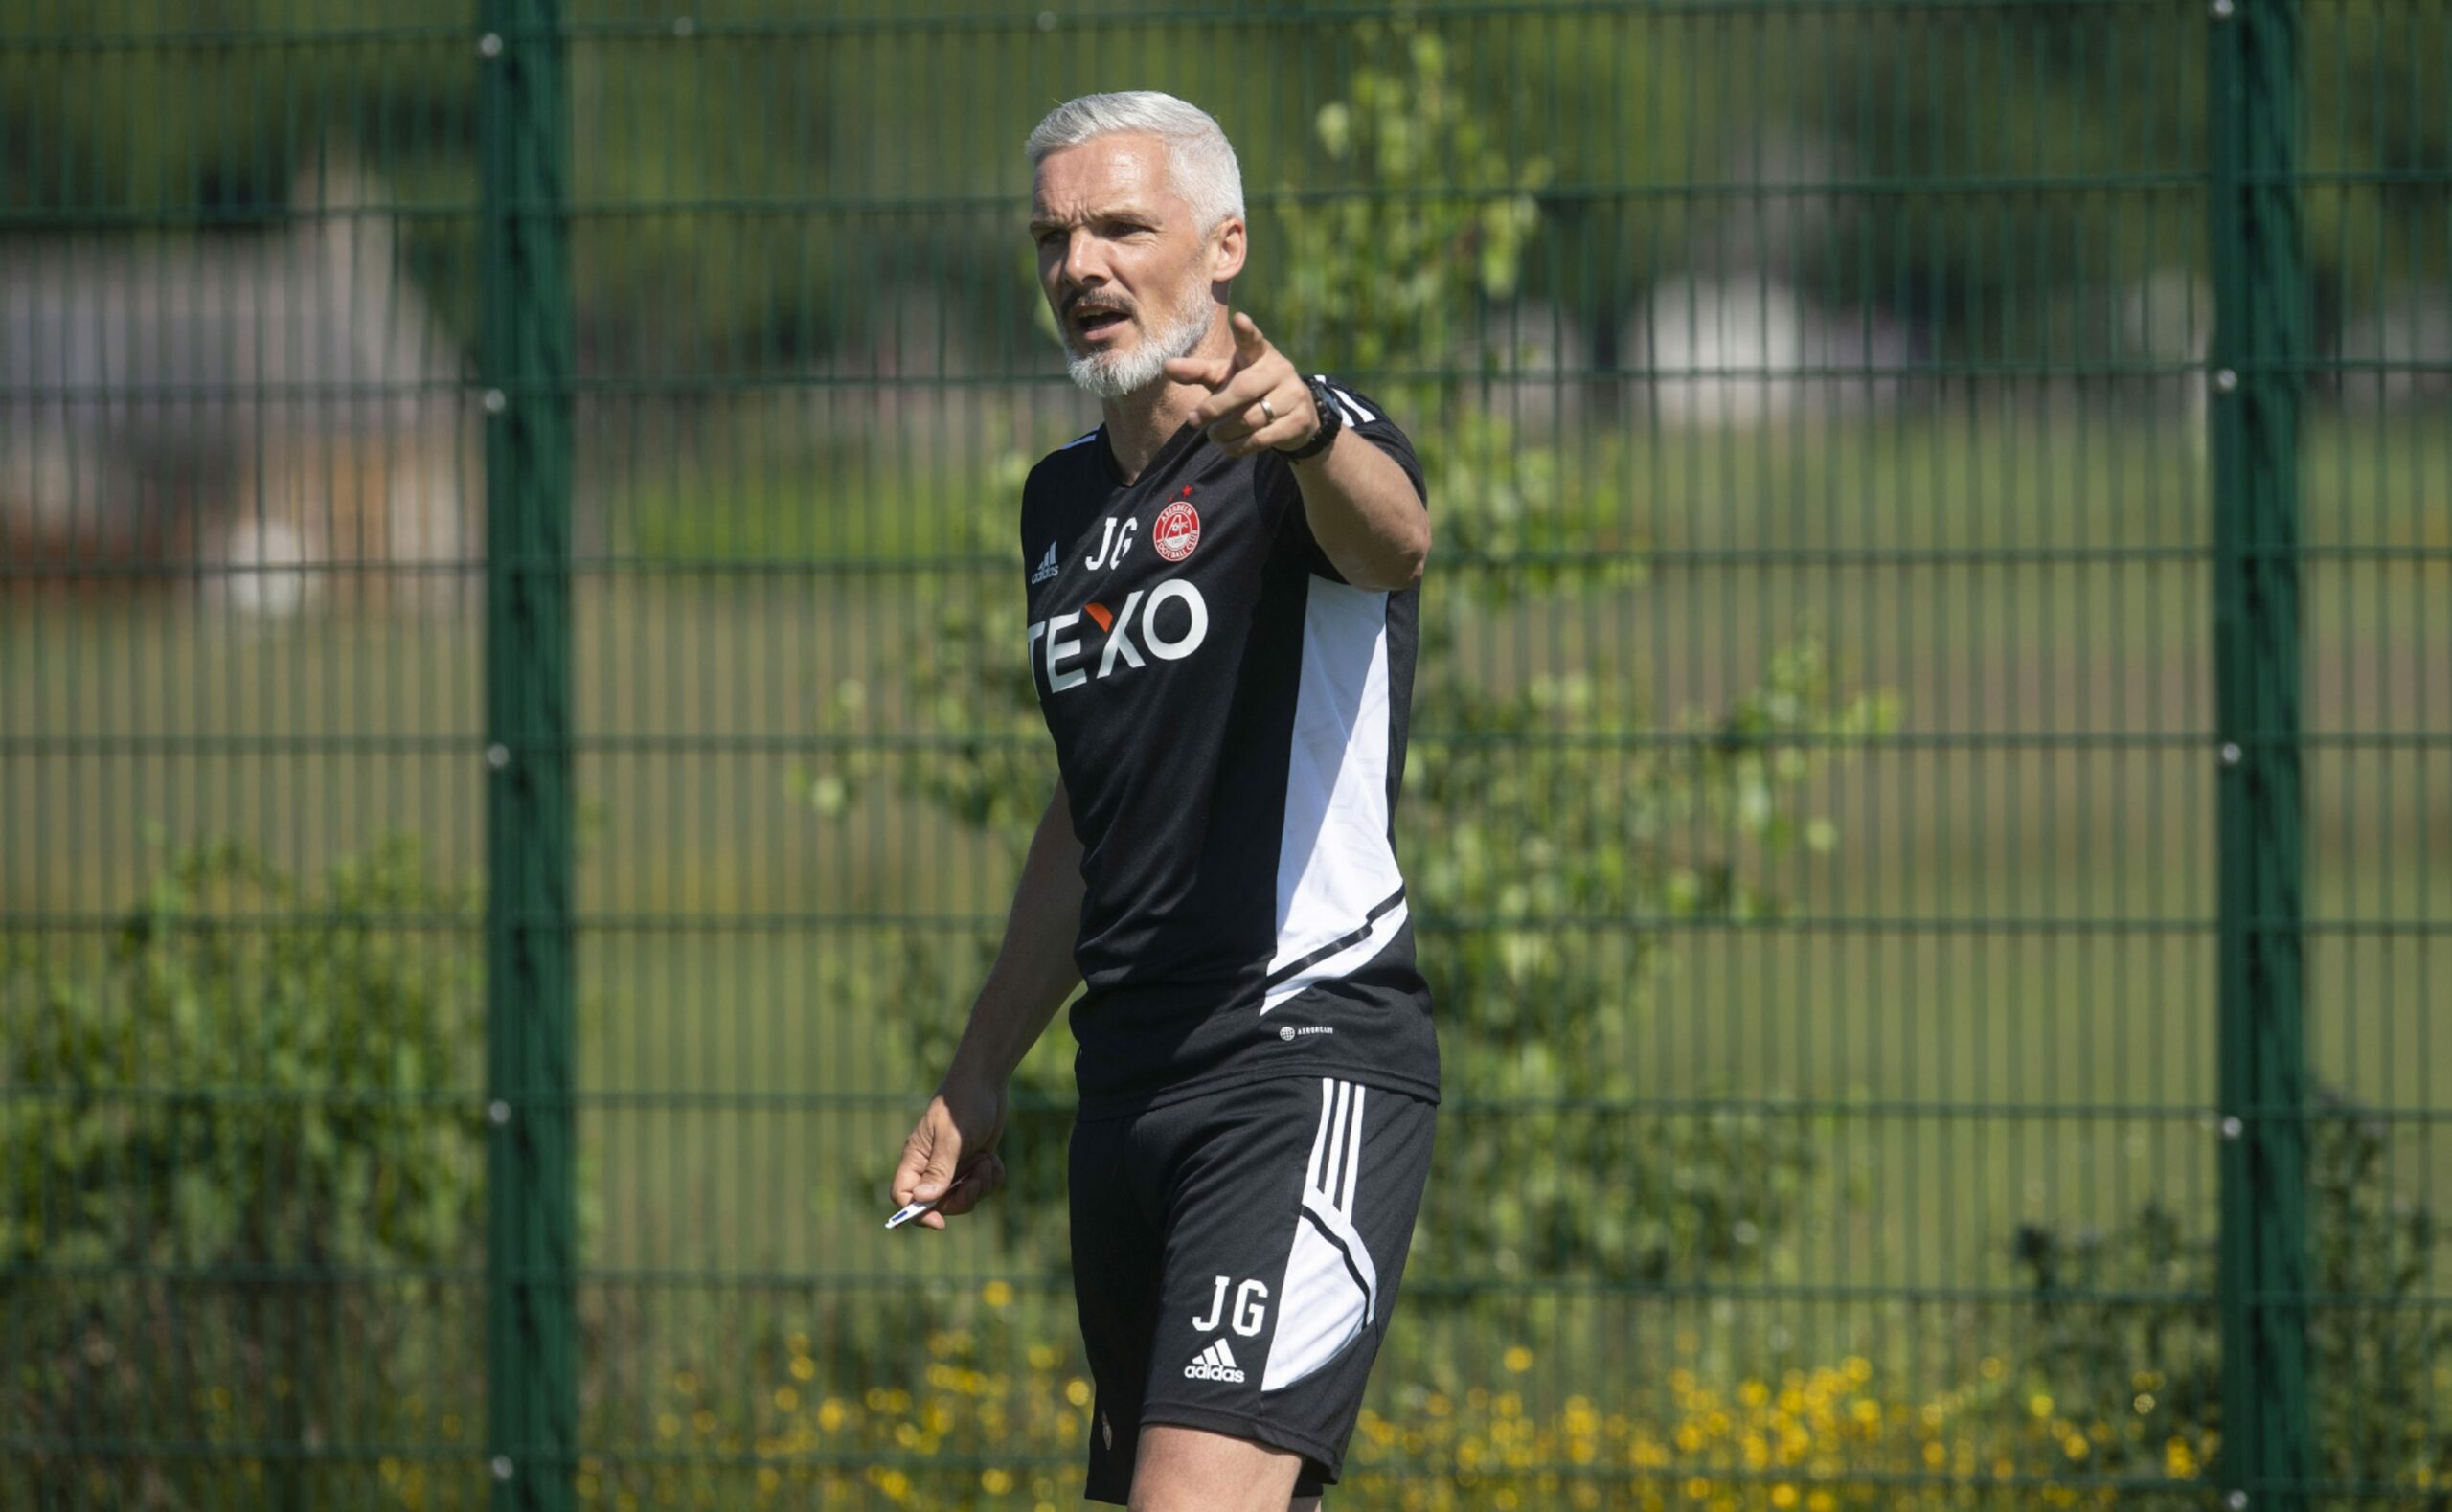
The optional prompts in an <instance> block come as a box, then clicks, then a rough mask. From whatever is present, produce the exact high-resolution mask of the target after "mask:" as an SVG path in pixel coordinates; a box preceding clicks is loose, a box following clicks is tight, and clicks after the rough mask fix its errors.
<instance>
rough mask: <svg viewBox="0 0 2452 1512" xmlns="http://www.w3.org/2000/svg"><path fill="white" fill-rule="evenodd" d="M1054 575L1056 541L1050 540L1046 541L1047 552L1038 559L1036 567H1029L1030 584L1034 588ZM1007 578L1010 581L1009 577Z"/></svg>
mask: <svg viewBox="0 0 2452 1512" xmlns="http://www.w3.org/2000/svg"><path fill="white" fill-rule="evenodd" d="M1055 575H1056V543H1055V542H1054V541H1050V542H1048V543H1047V554H1046V555H1045V556H1042V557H1040V558H1039V559H1038V565H1037V566H1036V567H1033V568H1032V569H1031V586H1032V587H1033V588H1035V587H1037V586H1038V585H1039V584H1040V583H1043V582H1045V581H1047V580H1048V579H1049V578H1051V577H1053V576H1055ZM1008 580H1009V581H1010V579H1008Z"/></svg>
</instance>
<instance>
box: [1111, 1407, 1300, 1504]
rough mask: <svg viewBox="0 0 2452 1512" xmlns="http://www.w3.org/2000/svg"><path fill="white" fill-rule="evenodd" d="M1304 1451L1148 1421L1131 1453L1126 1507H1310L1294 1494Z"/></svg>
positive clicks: (1178, 1425) (1200, 1429) (1173, 1424)
mask: <svg viewBox="0 0 2452 1512" xmlns="http://www.w3.org/2000/svg"><path fill="white" fill-rule="evenodd" d="M1302 1469H1303V1456H1301V1455H1297V1454H1293V1453H1291V1452H1289V1451H1287V1450H1283V1449H1272V1448H1270V1447H1269V1446H1268V1445H1266V1444H1256V1443H1253V1442H1252V1441H1251V1440H1250V1439H1247V1438H1230V1437H1228V1436H1227V1435H1226V1434H1224V1433H1211V1432H1209V1431H1208V1430H1207V1429H1205V1428H1187V1427H1184V1426H1182V1425H1180V1424H1176V1423H1151V1424H1149V1425H1147V1427H1145V1428H1143V1429H1142V1430H1141V1450H1140V1453H1139V1454H1138V1455H1137V1456H1134V1467H1133V1472H1132V1502H1131V1512H1279V1509H1280V1508H1286V1509H1288V1512H1313V1509H1316V1508H1317V1507H1318V1506H1319V1504H1320V1499H1319V1498H1318V1497H1305V1498H1304V1499H1302V1500H1301V1501H1296V1500H1295V1499H1294V1478H1295V1477H1296V1476H1297V1475H1299V1474H1301V1473H1302Z"/></svg>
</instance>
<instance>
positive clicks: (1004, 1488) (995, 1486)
mask: <svg viewBox="0 0 2452 1512" xmlns="http://www.w3.org/2000/svg"><path fill="white" fill-rule="evenodd" d="M979 1489H980V1490H982V1491H985V1492H987V1493H988V1495H989V1496H1003V1495H1004V1494H1005V1493H1006V1492H1008V1491H1010V1490H1012V1489H1013V1477H1012V1474H1011V1473H1010V1471H1004V1470H983V1471H981V1472H980V1473H979Z"/></svg>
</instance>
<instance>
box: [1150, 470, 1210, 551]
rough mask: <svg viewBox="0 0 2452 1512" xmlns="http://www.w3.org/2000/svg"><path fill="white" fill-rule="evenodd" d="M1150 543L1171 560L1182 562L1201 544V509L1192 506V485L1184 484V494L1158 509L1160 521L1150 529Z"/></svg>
mask: <svg viewBox="0 0 2452 1512" xmlns="http://www.w3.org/2000/svg"><path fill="white" fill-rule="evenodd" d="M1149 544H1150V545H1152V546H1154V547H1156V548H1157V549H1158V554H1159V555H1161V556H1163V557H1165V558H1166V559H1167V560H1169V561H1170V562H1180V561H1182V560H1183V559H1184V558H1185V557H1187V556H1190V555H1191V554H1192V548H1193V547H1195V546H1198V545H1199V544H1200V511H1199V510H1197V509H1195V508H1192V485H1189V484H1187V485H1184V496H1183V497H1182V498H1180V499H1177V500H1176V501H1175V502H1174V503H1172V504H1169V505H1168V506H1167V507H1166V508H1163V509H1161V510H1159V511H1158V523H1157V525H1156V526H1155V527H1154V528H1152V529H1151V530H1150V531H1149Z"/></svg>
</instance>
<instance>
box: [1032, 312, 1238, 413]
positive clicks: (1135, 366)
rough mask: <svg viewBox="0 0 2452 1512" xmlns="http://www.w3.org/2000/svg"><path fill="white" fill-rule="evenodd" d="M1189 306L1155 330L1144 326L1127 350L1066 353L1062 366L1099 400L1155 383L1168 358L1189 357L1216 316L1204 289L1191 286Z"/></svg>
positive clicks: (1128, 392)
mask: <svg viewBox="0 0 2452 1512" xmlns="http://www.w3.org/2000/svg"><path fill="white" fill-rule="evenodd" d="M1190 305H1191V307H1190V308H1188V309H1185V310H1183V311H1181V312H1180V313H1178V314H1177V315H1176V317H1175V318H1174V320H1172V321H1171V322H1169V323H1168V324H1167V325H1164V326H1161V327H1158V328H1156V329H1155V330H1151V329H1148V328H1147V327H1144V328H1143V331H1142V334H1141V340H1140V341H1139V342H1137V343H1136V344H1134V346H1133V348H1132V350H1130V351H1119V352H1102V351H1094V352H1090V353H1088V354H1086V355H1084V356H1078V357H1076V356H1072V355H1071V354H1070V353H1067V356H1068V358H1069V360H1068V362H1067V363H1066V367H1067V369H1068V371H1069V372H1071V373H1072V375H1073V381H1074V382H1075V383H1078V384H1079V385H1080V386H1081V387H1082V388H1084V389H1087V390H1089V391H1090V392H1091V393H1092V394H1095V395H1098V396H1099V397H1100V398H1102V399H1120V398H1123V397H1124V395H1128V394H1138V393H1140V392H1141V391H1142V390H1143V389H1146V388H1147V387H1148V386H1149V385H1151V384H1152V383H1155V382H1157V381H1158V379H1159V377H1160V376H1161V374H1162V372H1163V370H1164V369H1165V368H1166V366H1167V362H1168V359H1169V358H1172V357H1189V356H1191V355H1192V352H1193V350H1195V349H1197V348H1198V347H1199V346H1200V344H1201V342H1202V341H1203V340H1204V339H1206V338H1207V337H1208V335H1209V327H1210V323H1211V322H1212V321H1214V320H1215V319H1216V308H1215V305H1212V304H1211V303H1210V299H1209V291H1208V290H1207V289H1205V288H1198V289H1194V290H1193V292H1192V300H1191V302H1190Z"/></svg>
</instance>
